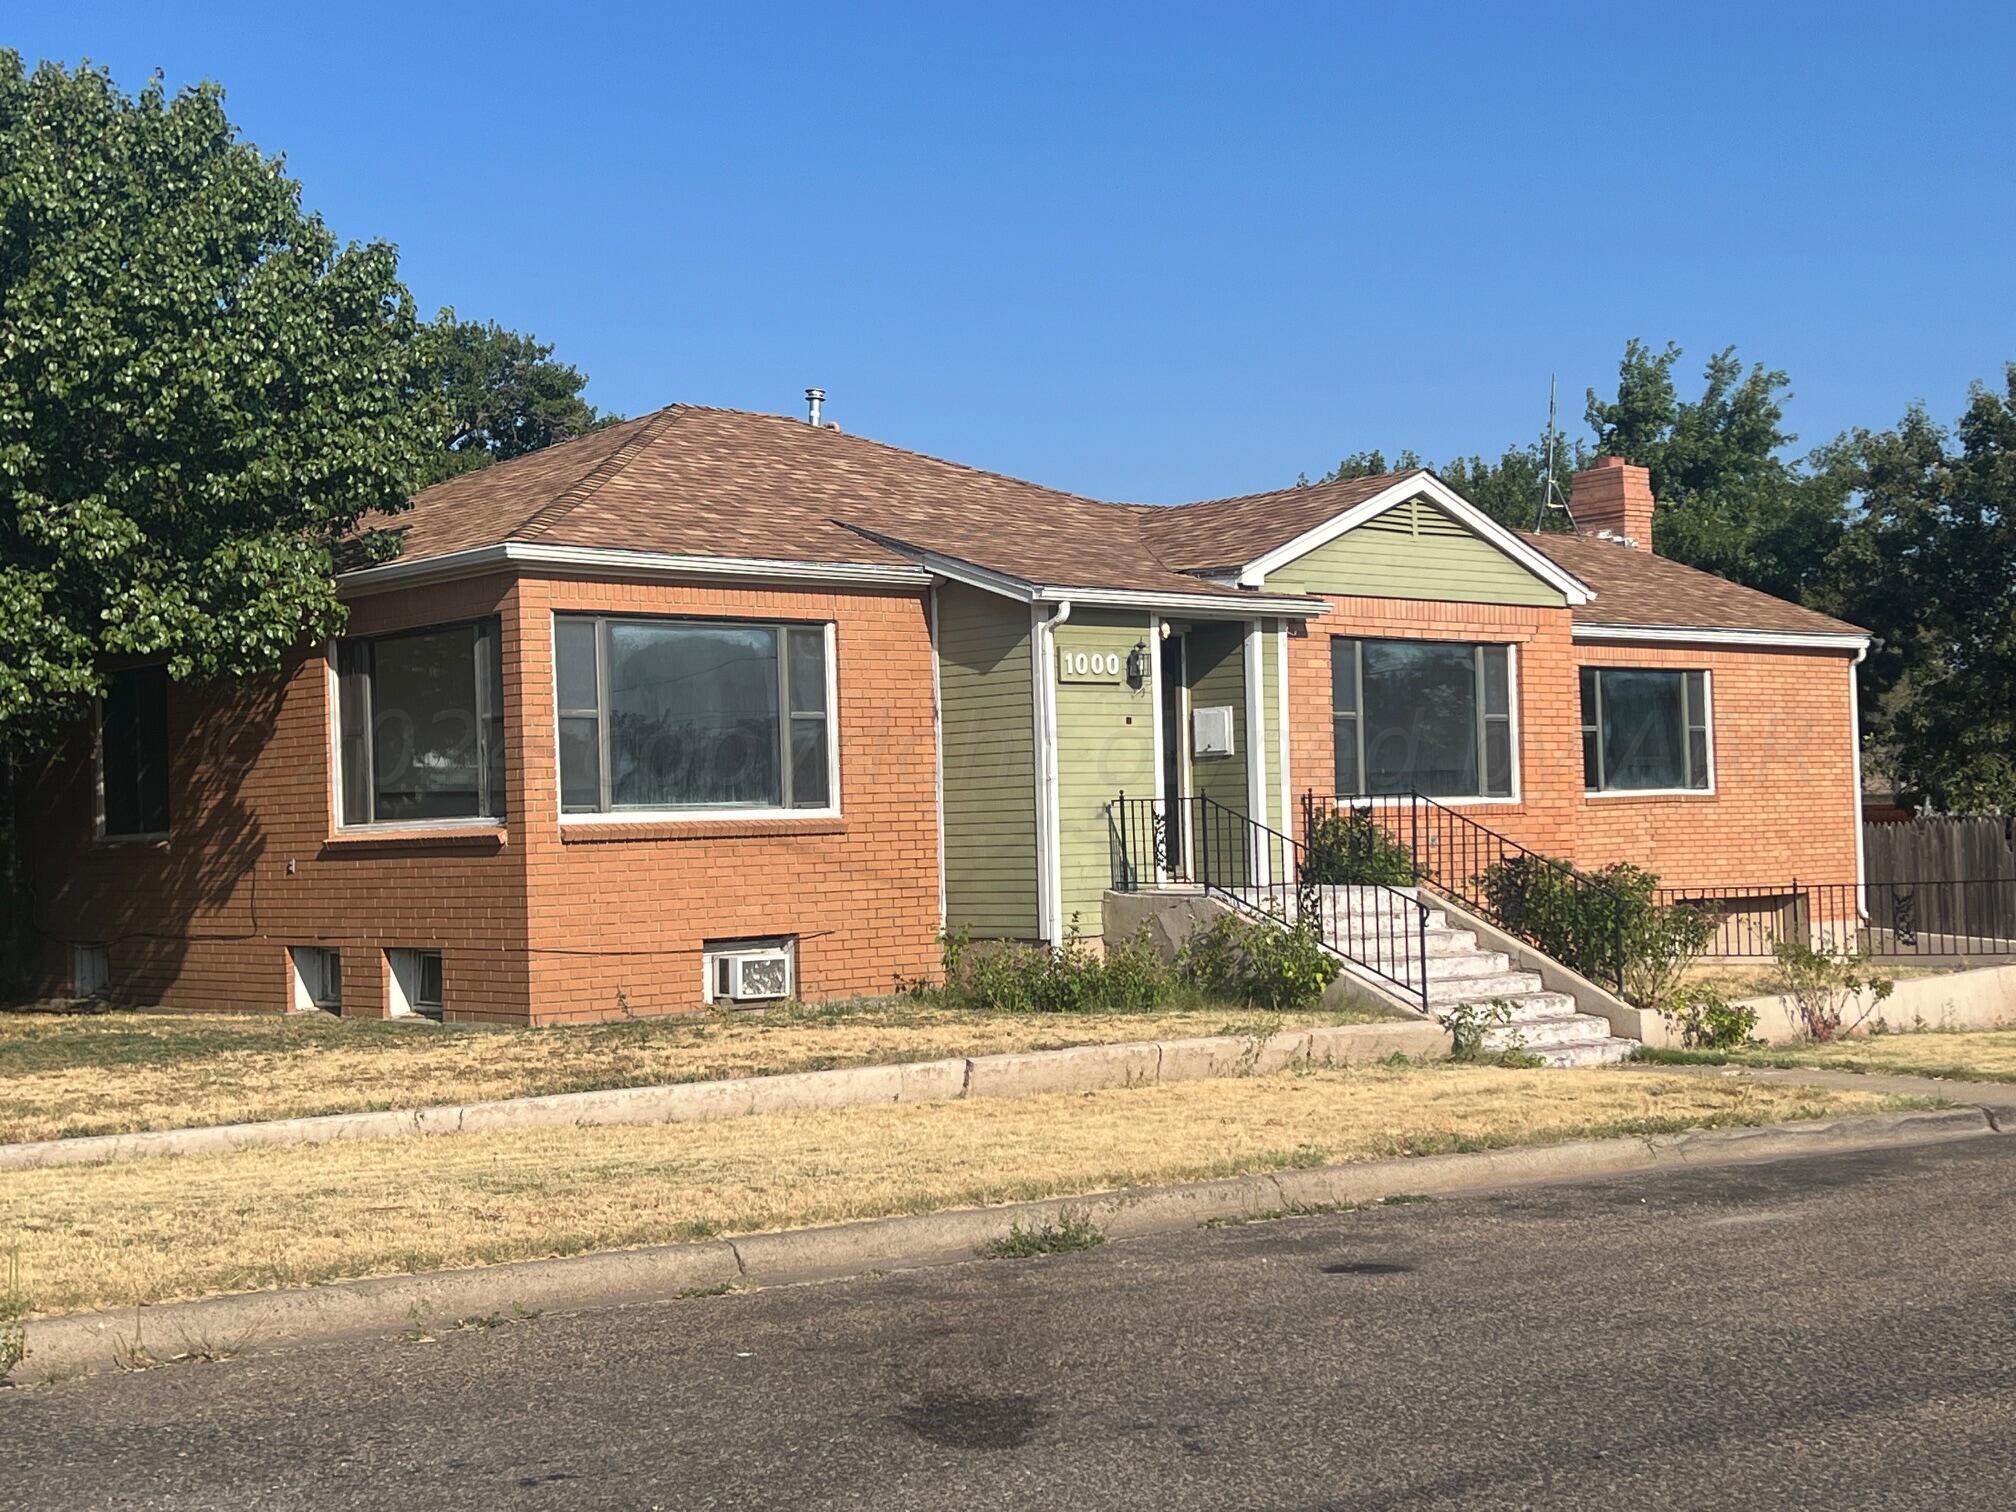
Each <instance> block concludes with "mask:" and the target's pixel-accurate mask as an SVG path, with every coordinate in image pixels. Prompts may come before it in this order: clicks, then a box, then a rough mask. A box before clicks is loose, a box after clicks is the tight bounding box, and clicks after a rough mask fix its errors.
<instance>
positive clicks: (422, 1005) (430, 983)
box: [385, 950, 442, 1019]
mask: <svg viewBox="0 0 2016 1512" xmlns="http://www.w3.org/2000/svg"><path fill="white" fill-rule="evenodd" d="M385 960H386V964H387V966H388V967H389V968H390V973H389V974H390V976H391V992H390V1001H389V1009H390V1012H391V1015H392V1017H393V1018H432V1019H438V1018H439V1017H441V1007H442V997H441V952H440V951H438V950H388V951H386V952H385Z"/></svg>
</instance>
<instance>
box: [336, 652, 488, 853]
mask: <svg viewBox="0 0 2016 1512" xmlns="http://www.w3.org/2000/svg"><path fill="white" fill-rule="evenodd" d="M336 680H337V726H338V745H337V777H338V786H339V788H340V790H341V795H342V806H341V812H342V815H343V823H344V824H346V825H362V824H411V823H427V822H431V821H438V820H446V819H501V818H503V817H504V713H503V705H504V698H503V687H502V681H503V680H502V674H501V672H500V670H499V667H498V658H497V622H496V621H495V620H480V621H476V622H474V623H470V624H460V625H441V626H431V627H429V628H427V629H425V630H409V631H402V632H400V633H399V634H397V635H380V636H374V637H371V638H370V639H364V640H346V641H339V642H338V643H337V646H336Z"/></svg>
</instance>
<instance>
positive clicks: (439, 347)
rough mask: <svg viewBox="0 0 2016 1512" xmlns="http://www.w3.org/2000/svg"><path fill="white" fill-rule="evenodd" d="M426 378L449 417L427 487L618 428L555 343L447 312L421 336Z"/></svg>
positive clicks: (432, 460)
mask: <svg viewBox="0 0 2016 1512" xmlns="http://www.w3.org/2000/svg"><path fill="white" fill-rule="evenodd" d="M421 346H422V350H423V352H424V353H425V356H426V364H427V372H428V381H429V383H430V384H431V386H432V387H433V388H434V390H435V392H436V393H438V394H439V396H440V398H441V401H442V403H443V404H444V405H445V406H446V408H447V411H448V416H449V433H448V440H447V444H446V446H445V447H443V448H442V450H440V451H439V452H437V453H435V455H434V456H433V457H432V458H430V459H429V462H428V465H427V470H426V474H425V476H424V478H423V479H422V481H423V482H427V483H435V482H439V481H440V480H441V479H443V478H451V477H453V476H455V475H456V474H457V473H464V472H468V471H470V470H471V469H472V468H477V467H483V466H485V465H487V464H489V463H491V462H502V461H505V460H507V459H509V458H511V457H521V456H523V455H525V453H527V452H532V451H537V450H538V449H539V448H540V447H542V446H550V445H552V444H553V443H554V442H555V441H566V440H569V439H571V438H572V437H575V436H580V435H585V434H586V433H587V432H589V431H592V430H599V429H601V428H602V427H603V426H605V425H609V424H612V423H614V421H615V420H616V419H617V417H616V416H614V415H606V414H603V413H601V412H600V411H598V410H597V409H596V408H595V406H594V405H592V404H590V403H589V402H588V401H587V400H586V399H584V398H582V397H581V391H582V390H583V389H584V388H586V387H587V386H588V380H587V379H586V378H585V377H584V376H582V374H581V373H580V371H579V370H578V369H576V368H573V367H570V366H569V365H568V364H566V363H564V362H556V361H554V360H553V347H552V344H551V343H550V342H543V341H539V340H538V339H536V338H535V337H532V336H527V335H524V334H522V333H520V332H517V331H510V330H506V329H505V328H504V327H503V326H500V325H498V324H496V323H495V322H494V321H475V320H462V319H460V318H458V317H457V316H456V314H455V312H454V310H452V309H447V310H443V311H442V312H441V313H440V315H439V316H438V317H436V319H435V320H434V322H433V324H432V325H430V326H428V327H427V328H426V329H425V331H424V332H423V333H422V340H421Z"/></svg>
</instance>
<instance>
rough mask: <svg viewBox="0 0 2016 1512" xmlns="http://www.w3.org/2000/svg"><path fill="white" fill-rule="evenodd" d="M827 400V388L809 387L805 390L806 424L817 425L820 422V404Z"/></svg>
mask: <svg viewBox="0 0 2016 1512" xmlns="http://www.w3.org/2000/svg"><path fill="white" fill-rule="evenodd" d="M825 402H826V390H824V389H821V388H809V389H807V390H805V409H806V412H807V413H806V415H805V423H806V424H808V425H817V424H818V423H819V406H820V405H822V404H824V403H825Z"/></svg>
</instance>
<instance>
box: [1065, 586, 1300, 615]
mask: <svg viewBox="0 0 2016 1512" xmlns="http://www.w3.org/2000/svg"><path fill="white" fill-rule="evenodd" d="M1036 602H1037V603H1039V604H1061V603H1066V602H1069V603H1073V604H1090V605H1094V606H1097V607H1100V608H1118V609H1178V610H1184V611H1187V612H1190V613H1194V614H1207V615H1208V614H1216V615H1220V616H1222V617H1224V618H1225V619H1236V620H1246V619H1251V618H1252V617H1253V616H1254V615H1256V614H1277V615H1282V616H1284V617H1286V618H1288V619H1314V618H1315V617H1316V616H1317V615H1319V614H1327V613H1328V612H1329V610H1330V605H1329V603H1328V602H1327V601H1326V600H1324V599H1319V598H1301V597H1299V596H1292V597H1291V596H1287V595H1282V594H1265V593H1241V594H1239V595H1238V596H1237V597H1234V596H1233V595H1231V594H1229V593H1164V592H1161V591H1160V590H1156V589H1142V590H1136V589H1132V588H1038V589H1037V590H1036Z"/></svg>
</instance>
